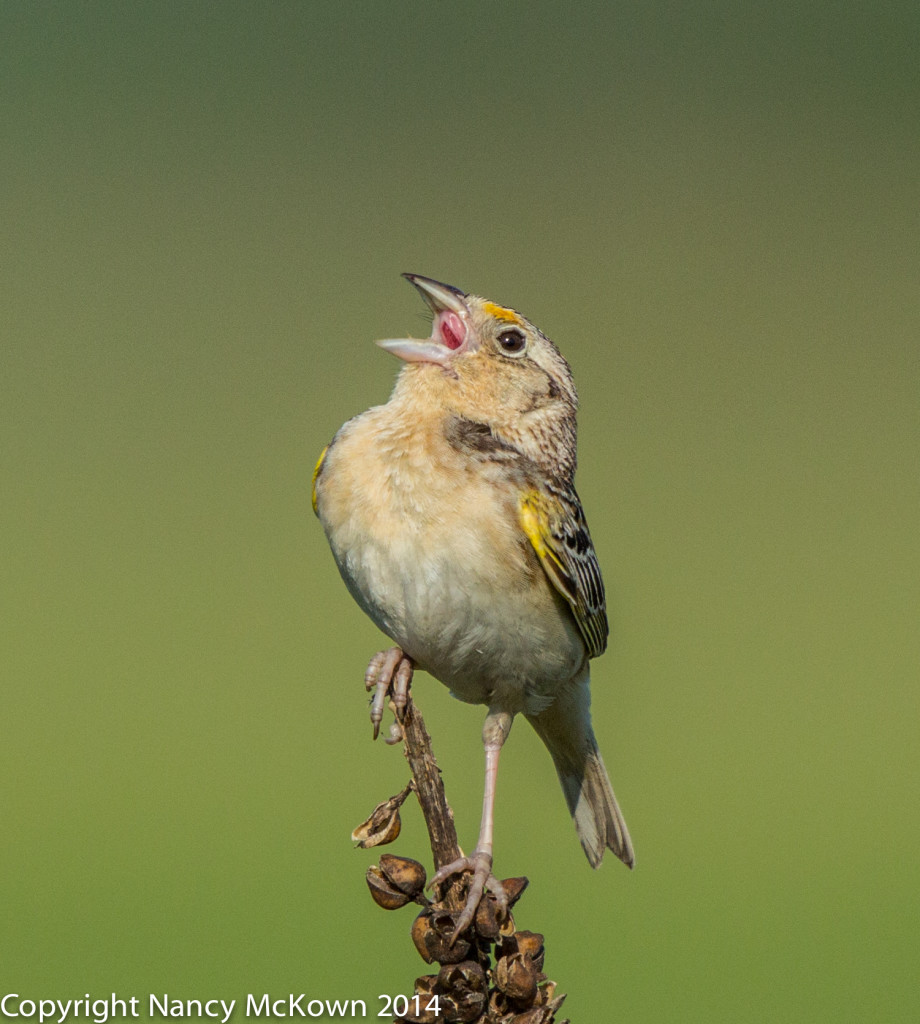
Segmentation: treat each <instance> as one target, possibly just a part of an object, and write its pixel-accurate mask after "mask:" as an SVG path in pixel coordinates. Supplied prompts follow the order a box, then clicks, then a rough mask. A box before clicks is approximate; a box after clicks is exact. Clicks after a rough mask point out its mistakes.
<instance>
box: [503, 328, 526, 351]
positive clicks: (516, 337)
mask: <svg viewBox="0 0 920 1024" xmlns="http://www.w3.org/2000/svg"><path fill="white" fill-rule="evenodd" d="M498 343H499V345H501V347H502V349H503V350H504V351H505V352H508V353H509V354H511V355H517V354H518V353H520V352H523V351H524V346H525V345H526V344H527V338H525V337H524V332H523V331H519V330H518V329H517V328H516V327H512V328H511V329H510V330H507V331H502V333H501V334H499V336H498Z"/></svg>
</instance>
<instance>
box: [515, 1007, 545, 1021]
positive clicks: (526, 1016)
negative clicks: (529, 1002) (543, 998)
mask: <svg viewBox="0 0 920 1024" xmlns="http://www.w3.org/2000/svg"><path fill="white" fill-rule="evenodd" d="M510 1019H513V1020H514V1024H551V1022H552V1021H553V1020H554V1019H555V1018H554V1017H553V1014H552V1013H550V1014H549V1016H547V1013H546V1007H543V1006H535V1007H533V1008H532V1009H530V1010H525V1011H524V1012H523V1013H516V1014H515V1015H514V1017H513V1018H510Z"/></svg>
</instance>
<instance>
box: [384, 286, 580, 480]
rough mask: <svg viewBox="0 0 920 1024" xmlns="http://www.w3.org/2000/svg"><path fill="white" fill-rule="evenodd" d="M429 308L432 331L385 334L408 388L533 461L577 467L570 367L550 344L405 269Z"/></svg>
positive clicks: (521, 322) (483, 304) (505, 313)
mask: <svg viewBox="0 0 920 1024" xmlns="http://www.w3.org/2000/svg"><path fill="white" fill-rule="evenodd" d="M403 277H405V278H406V279H407V280H408V281H411V282H412V284H414V285H415V287H416V288H417V289H418V290H419V292H420V293H421V295H422V298H424V300H425V302H426V303H427V304H428V306H429V308H430V309H431V312H432V314H433V322H432V328H431V336H430V337H428V338H424V339H415V338H389V339H386V340H384V341H378V342H377V344H378V345H380V347H381V348H384V349H386V350H387V351H388V352H392V354H393V355H395V356H398V357H399V358H400V359H404V360H405V361H406V362H407V363H408V364H409V367H407V371H406V374H407V375H408V377H409V378H410V379H408V380H404V381H403V382H401V383H402V384H404V385H405V386H408V387H412V388H415V387H419V386H421V385H422V381H421V380H420V379H416V380H414V381H413V380H412V379H411V378H415V377H416V374H419V375H420V376H423V377H424V381H425V383H424V389H425V391H426V393H428V394H429V395H431V396H432V397H433V396H434V395H436V396H437V400H438V401H440V402H441V403H442V405H443V406H444V408H445V410H447V411H448V412H450V413H453V414H455V415H459V416H462V417H464V418H466V419H469V420H473V421H474V422H478V423H483V424H487V425H488V426H489V427H490V428H491V430H492V432H493V434H495V436H496V437H499V438H502V439H504V440H506V441H508V442H510V443H513V444H515V445H517V446H518V447H520V448H521V449H522V450H524V451H526V452H527V454H528V455H530V456H531V457H532V458H536V457H537V455H538V451H539V454H540V455H541V456H542V458H539V459H538V461H539V462H541V463H542V462H545V461H546V460H547V458H555V459H556V460H557V462H556V464H557V467H558V468H559V469H562V470H563V472H566V471H568V472H567V475H568V473H571V472H573V471H574V467H575V458H574V456H575V409H576V406H577V403H578V397H577V395H576V392H575V385H574V383H573V381H572V372H571V370H570V369H569V365H568V363H567V362H566V361H565V359H564V358H563V356H562V355H561V353H560V352H559V350H558V349H557V348H556V346H555V345H554V344H553V343H552V342H551V341H550V340H549V338H547V337H546V335H544V334H543V333H542V332H541V331H540V330H539V329H538V328H537V327H535V326H534V325H533V324H532V323H530V321H529V320H527V319H525V318H524V317H523V316H521V315H520V313H516V312H515V311H514V310H513V309H507V308H506V307H504V306H499V305H497V304H496V303H494V302H490V301H489V300H488V299H483V298H480V297H479V296H478V295H467V294H465V293H464V292H462V291H460V289H459V288H454V287H452V286H451V285H447V284H441V282H439V281H434V280H432V279H431V278H428V277H420V276H419V275H418V274H403Z"/></svg>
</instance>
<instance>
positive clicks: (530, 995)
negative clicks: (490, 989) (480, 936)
mask: <svg viewBox="0 0 920 1024" xmlns="http://www.w3.org/2000/svg"><path fill="white" fill-rule="evenodd" d="M537 973H538V972H537V969H536V967H534V964H533V961H532V960H531V959H530V957H529V956H527V955H526V954H524V953H512V954H511V955H510V956H503V957H501V958H500V959H499V961H498V963H497V964H496V965H495V984H496V985H497V986H498V987H499V988H500V989H501V990H502V992H504V993H505V995H506V996H508V998H509V999H513V1000H514V1001H515V1002H516V1003H519V1004H522V1005H523V1006H530V1004H531V1003H532V1002H533V1000H534V997H535V996H536V994H537Z"/></svg>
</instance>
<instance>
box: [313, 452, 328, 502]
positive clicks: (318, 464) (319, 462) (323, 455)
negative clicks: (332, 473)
mask: <svg viewBox="0 0 920 1024" xmlns="http://www.w3.org/2000/svg"><path fill="white" fill-rule="evenodd" d="M328 451H329V445H328V444H327V445H326V447H325V448H324V449H323V450H322V451H321V452H320V453H319V458H318V459H317V460H316V468H315V469H314V470H313V480H312V481H311V483H310V500H311V502H312V503H313V511H314V512H316V478H317V477H318V476H319V471H320V470H321V469H322V468H323V459H325V458H326V452H328Z"/></svg>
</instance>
